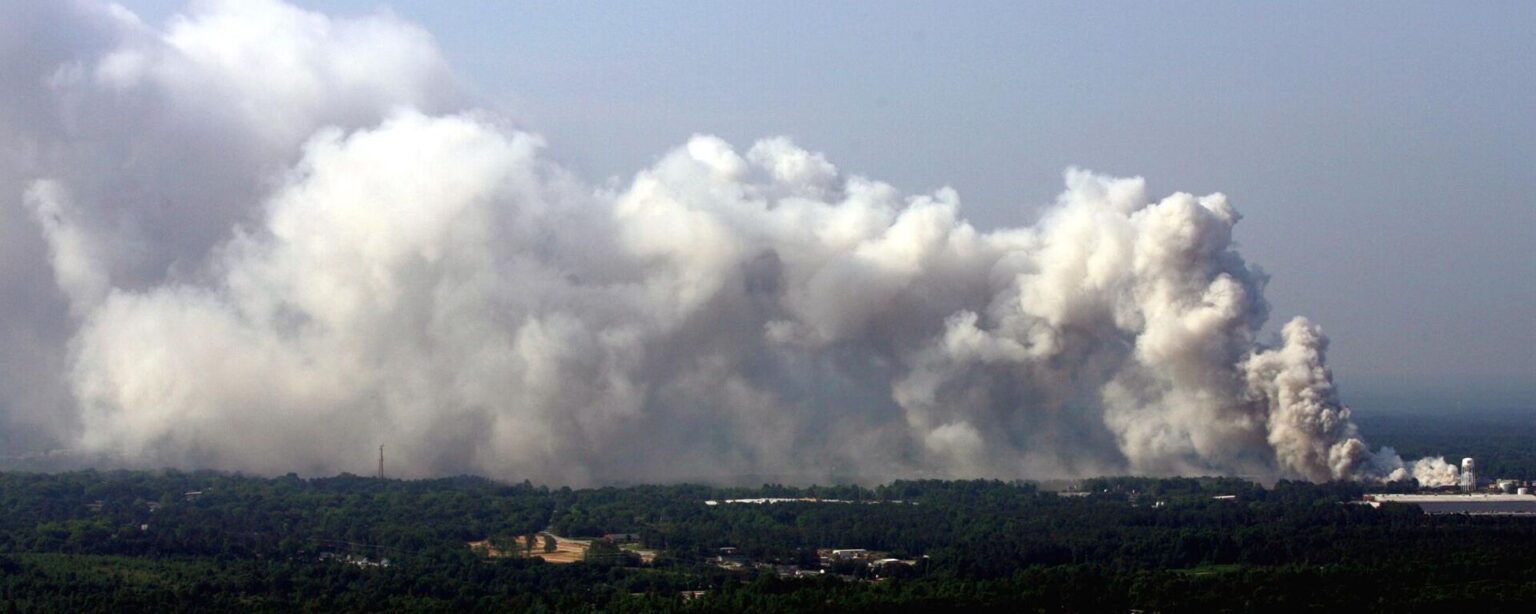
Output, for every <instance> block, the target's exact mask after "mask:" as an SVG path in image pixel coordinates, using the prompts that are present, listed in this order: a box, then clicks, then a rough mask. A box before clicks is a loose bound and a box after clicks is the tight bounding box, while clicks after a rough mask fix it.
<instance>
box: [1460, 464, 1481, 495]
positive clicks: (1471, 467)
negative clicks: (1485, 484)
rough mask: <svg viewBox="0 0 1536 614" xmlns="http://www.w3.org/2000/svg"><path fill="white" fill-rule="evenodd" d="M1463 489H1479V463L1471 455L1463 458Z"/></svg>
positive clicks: (1468, 490)
mask: <svg viewBox="0 0 1536 614" xmlns="http://www.w3.org/2000/svg"><path fill="white" fill-rule="evenodd" d="M1461 489H1462V490H1465V491H1467V492H1472V491H1473V490H1476V489H1477V464H1476V463H1474V462H1472V457H1470V456H1468V457H1466V458H1463V459H1461Z"/></svg>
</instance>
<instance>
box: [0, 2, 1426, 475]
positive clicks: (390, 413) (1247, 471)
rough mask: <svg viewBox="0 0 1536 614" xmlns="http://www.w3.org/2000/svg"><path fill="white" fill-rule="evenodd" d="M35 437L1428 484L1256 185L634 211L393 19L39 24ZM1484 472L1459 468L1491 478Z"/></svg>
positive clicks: (673, 179)
mask: <svg viewBox="0 0 1536 614" xmlns="http://www.w3.org/2000/svg"><path fill="white" fill-rule="evenodd" d="M0 23H4V24H7V25H3V26H0V28H4V29H3V30H0V46H3V49H4V50H5V54H4V55H3V56H0V57H3V59H0V71H3V72H0V79H3V81H0V82H3V84H4V85H5V87H4V88H3V89H0V147H3V149H0V154H3V157H0V190H3V191H0V194H3V195H4V196H3V198H4V201H3V208H0V239H3V243H0V252H3V253H0V256H3V257H4V260H3V264H0V289H3V296H4V299H3V303H0V309H3V312H0V316H3V318H4V321H3V323H0V341H3V343H4V345H3V346H0V360H3V363H0V427H3V429H4V432H5V433H7V434H8V435H7V438H6V439H4V440H3V443H4V444H5V445H7V447H8V448H10V449H13V450H18V449H24V448H26V446H25V445H24V444H25V443H28V442H30V443H31V444H32V448H31V449H42V448H48V447H57V448H62V449H65V450H68V451H70V452H69V453H70V454H76V455H79V456H80V457H81V458H91V459H96V460H97V461H100V462H107V463H110V464H121V465H129V466H157V465H166V464H168V465H176V466H187V467H214V468H222V469H236V470H245V471H254V472H261V473H283V472H287V471H291V470H296V471H304V472H335V471H343V470H351V471H367V469H368V467H370V464H371V452H372V450H374V449H375V448H376V446H377V445H378V444H379V443H386V444H387V445H388V446H389V450H390V461H389V462H390V466H391V467H392V473H394V474H395V475H409V476H419V475H433V474H443V473H451V472H461V471H468V472H475V473H482V474H486V475H491V476H496V477H506V478H522V477H531V478H534V479H538V480H545V481H550V482H557V483H572V484H586V483H594V482H607V481H618V480H631V481H632V480H673V479H716V480H733V479H741V478H743V477H745V476H765V475H769V476H787V477H788V479H792V480H799V481H809V480H818V479H820V480H826V479H829V478H832V477H836V476H859V477H862V478H865V479H873V480H878V479H887V478H892V477H900V476H913V475H923V476H999V477H1013V476H1027V477H1054V476H1082V475H1096V474H1115V473H1135V474H1147V475H1187V474H1212V473H1226V474H1242V475H1251V476H1260V477H1269V478H1275V477H1290V478H1303V479H1308V480H1318V481H1321V480H1330V479H1384V478H1389V477H1403V476H1406V475H1410V474H1412V475H1417V476H1419V477H1420V478H1421V479H1422V480H1426V481H1433V482H1436V483H1440V482H1442V481H1443V480H1444V479H1445V476H1446V475H1447V472H1446V471H1444V468H1445V466H1446V464H1445V463H1444V462H1443V461H1440V462H1439V464H1438V465H1436V464H1435V463H1434V462H1433V461H1432V460H1431V459H1426V460H1424V461H1419V462H1418V463H1416V464H1414V465H1412V466H1408V465H1405V463H1404V462H1403V461H1402V460H1401V459H1400V458H1398V457H1397V455H1396V454H1394V453H1392V452H1391V450H1390V449H1386V448H1384V449H1382V450H1380V451H1378V452H1376V453H1372V452H1371V451H1370V449H1369V448H1368V447H1367V446H1366V444H1365V443H1364V441H1363V440H1362V439H1361V438H1360V436H1359V434H1358V433H1357V431H1356V429H1355V426H1354V424H1353V423H1352V422H1351V420H1350V416H1349V410H1348V409H1347V408H1346V407H1344V406H1343V405H1342V404H1341V403H1340V401H1339V399H1338V396H1337V394H1336V393H1335V391H1334V387H1333V383H1332V378H1331V375H1330V373H1329V371H1328V369H1327V367H1326V365H1325V363H1324V353H1325V351H1326V348H1327V339H1326V337H1324V336H1323V334H1322V333H1321V331H1320V330H1319V329H1318V327H1316V326H1315V325H1313V324H1311V323H1309V322H1307V321H1306V320H1304V319H1300V318H1298V319H1295V320H1293V321H1291V322H1290V323H1288V324H1286V325H1285V327H1284V329H1283V338H1282V339H1281V341H1280V342H1279V343H1278V345H1275V346H1273V347H1269V346H1267V345H1265V344H1262V343H1261V342H1260V340H1259V339H1258V335H1259V332H1260V330H1261V328H1262V326H1263V324H1264V322H1265V320H1266V318H1267V317H1268V306H1267V304H1266V303H1265V301H1264V298H1263V289H1264V283H1265V278H1264V276H1263V275H1262V274H1261V273H1259V272H1258V271H1257V270H1255V269H1253V268H1252V267H1250V266H1249V265H1248V264H1247V263H1246V262H1245V261H1244V260H1243V258H1242V257H1241V256H1240V255H1239V254H1238V253H1237V252H1236V251H1235V249H1234V246H1233V242H1232V230H1233V228H1234V226H1235V225H1236V224H1237V222H1238V220H1239V219H1240V217H1239V215H1238V213H1237V212H1236V210H1235V209H1233V207H1232V206H1231V205H1230V204H1228V202H1227V199H1226V198H1225V197H1224V196H1222V195H1220V194H1213V195H1208V196H1192V195H1189V194H1174V195H1171V196H1168V197H1165V198H1162V199H1160V200H1153V199H1151V198H1149V196H1148V195H1147V193H1146V190H1145V186H1144V183H1143V181H1142V180H1141V179H1139V178H1137V179H1117V178H1111V177H1105V176H1100V175H1096V174H1093V173H1090V172H1087V171H1082V170H1075V169H1074V170H1069V171H1068V172H1067V173H1066V190H1065V191H1064V192H1063V193H1062V194H1061V195H1060V196H1059V197H1058V198H1057V200H1056V202H1055V204H1054V205H1053V206H1052V207H1051V208H1050V209H1049V210H1048V212H1047V213H1046V214H1045V215H1044V216H1043V218H1042V219H1040V220H1039V222H1038V223H1036V224H1034V225H1031V226H1021V227H1016V228H1004V229H999V230H994V231H989V232H984V231H981V230H978V229H976V228H975V227H973V226H971V225H970V224H969V223H967V222H966V221H965V220H964V219H963V218H962V217H961V216H960V205H959V198H958V195H957V194H956V193H955V192H954V191H952V190H948V189H943V190H939V191H937V192H935V193H932V194H915V195H912V194H903V193H901V192H900V191H898V190H897V189H896V188H894V187H892V186H890V185H887V184H884V183H881V182H879V181H876V180H872V179H868V178H865V177H860V176H857V175H850V174H846V173H844V172H842V171H840V170H839V169H838V168H837V167H835V166H834V165H833V164H832V163H830V162H829V161H828V160H826V159H825V158H824V157H823V156H822V155H820V154H817V153H813V152H809V151H806V150H803V149H801V148H799V147H797V146H795V145H794V144H793V143H791V142H790V141H788V140H786V139H782V138H773V139H766V140H763V141H759V142H757V143H756V144H754V145H752V146H751V147H750V148H748V149H746V150H745V151H744V152H742V151H738V150H736V149H733V148H732V147H731V146H730V145H729V144H727V143H725V142H723V141H721V140H720V139H717V138H714V137H710V136H702V135H701V136H695V137H693V138H692V139H690V140H689V141H688V142H687V143H686V144H685V145H683V146H681V147H679V148H677V149H675V150H673V151H671V152H669V153H667V154H666V155H664V156H663V157H662V158H660V160H659V161H658V162H657V163H656V164H655V165H654V166H652V167H650V168H647V169H645V170H642V171H640V172H639V173H637V174H636V175H635V176H634V178H633V180H632V181H631V182H630V183H629V184H628V185H627V186H623V187H621V188H599V187H592V186H590V185H588V184H584V183H583V182H582V181H581V180H579V179H577V178H574V177H572V176H571V175H570V174H568V173H567V172H565V171H564V170H562V169H561V168H560V167H559V166H558V165H557V164H555V163H553V162H551V161H550V160H548V159H546V158H545V157H543V155H542V154H541V148H542V141H541V139H540V138H539V137H537V136H535V135H532V134H530V133H527V132H523V131H521V130H518V129H514V128H512V127H510V126H509V125H508V123H507V122H506V121H505V120H503V119H501V118H499V117H498V116H497V115H495V114H493V113H489V112H485V111H479V110H475V109H473V108H471V107H470V105H469V104H468V103H467V102H466V100H465V98H464V97H462V96H459V95H457V94H455V93H453V92H454V91H455V90H454V86H453V79H452V77H451V75H450V72H449V70H448V69H447V67H446V66H445V62H444V61H443V59H442V57H441V55H440V54H439V52H438V51H437V50H436V48H435V46H434V43H433V42H432V40H431V38H430V37H429V36H428V35H427V34H426V33H424V32H423V31H421V30H420V29H419V28H416V27H415V26H412V25H410V24H408V23H404V22H402V21H400V20H398V19H396V18H394V17H391V16H389V15H378V16H373V17H368V18H363V19H350V20H349V19H330V18H327V17H324V16H321V15H317V14H313V13H308V12H305V11H302V10H299V9H296V8H293V7H290V6H287V5H284V4H280V3H277V2H270V1H258V2H252V1H240V2H233V1H227V2H206V3H200V4H197V5H196V6H195V7H194V8H193V9H192V11H191V12H190V13H188V14H187V15H185V16H182V17H178V18H176V19H174V20H172V21H171V22H170V23H169V24H168V25H167V26H166V27H164V28H163V29H156V28H153V27H150V26H147V25H145V24H143V23H141V22H140V21H139V20H138V19H137V18H135V17H134V16H132V15H131V14H129V13H128V12H126V11H124V10H122V9H120V8H115V7H110V6H108V7H104V6H99V5H95V4H87V3H56V2H22V3H13V4H10V5H7V6H6V7H5V8H4V9H0ZM1449 475H1451V476H1452V477H1451V479H1454V467H1452V468H1451V470H1450V473H1449Z"/></svg>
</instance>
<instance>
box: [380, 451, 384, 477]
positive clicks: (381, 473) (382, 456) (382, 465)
mask: <svg viewBox="0 0 1536 614" xmlns="http://www.w3.org/2000/svg"><path fill="white" fill-rule="evenodd" d="M379 479H381V480H382V479H384V444H379Z"/></svg>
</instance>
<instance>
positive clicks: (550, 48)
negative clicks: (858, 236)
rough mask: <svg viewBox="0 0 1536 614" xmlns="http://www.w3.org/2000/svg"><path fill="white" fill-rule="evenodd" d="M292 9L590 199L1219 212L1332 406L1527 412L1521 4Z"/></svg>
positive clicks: (1030, 215)
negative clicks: (1304, 340) (671, 163)
mask: <svg viewBox="0 0 1536 614" xmlns="http://www.w3.org/2000/svg"><path fill="white" fill-rule="evenodd" d="M124 4H125V5H127V6H129V7H130V8H132V9H133V10H134V11H136V12H138V13H139V14H140V15H142V16H143V17H144V18H145V19H146V21H149V22H151V23H158V22H160V21H162V20H163V19H165V18H166V17H167V16H169V15H170V14H172V13H174V12H175V10H176V8H177V7H178V6H179V5H180V4H181V3H180V2H161V1H147V2H146V1H130V2H125V3H124ZM300 4H301V5H303V6H307V7H310V8H313V9H317V10H321V11H324V12H327V13H331V14H336V15H360V14H367V13H370V12H374V11H376V10H379V8H380V7H388V10H392V11H393V12H395V13H396V14H397V15H399V16H401V17H403V18H406V19H408V20H411V21H414V22H417V23H419V24H421V25H422V26H424V27H425V28H427V29H428V30H429V31H431V32H432V33H433V34H434V35H435V36H436V37H437V40H438V43H439V44H440V45H441V46H442V48H443V49H444V52H445V54H446V55H447V57H448V59H449V61H450V63H451V64H452V65H453V66H454V68H455V69H456V70H458V71H459V73H460V74H459V76H460V78H462V79H463V80H464V81H465V82H466V84H467V86H468V87H469V88H470V89H471V90H472V91H475V92H477V93H478V94H479V95H480V96H482V97H483V99H484V100H483V104H486V105H490V106H497V107H503V108H505V109H507V110H509V111H510V112H511V114H512V115H513V116H514V117H517V118H521V121H522V122H523V124H524V127H526V128H529V129H532V130H535V131H537V132H540V133H542V134H544V135H545V136H547V137H548V139H549V142H550V150H551V152H552V154H553V156H554V157H555V158H556V159H558V160H560V161H562V162H563V163H565V164H567V165H568V166H570V167H572V168H574V169H576V170H577V171H579V172H581V173H583V174H585V175H586V176H587V177H588V178H589V179H592V180H601V179H602V178H604V177H608V176H621V177H623V178H626V179H627V177H628V175H629V174H631V173H633V172H634V171H635V170H637V169H640V168H642V167H644V166H646V165H648V164H650V163H652V162H654V161H655V159H656V157H657V156H659V155H660V153H661V152H664V151H666V150H667V149H668V148H670V147H673V146H676V145H677V144H679V143H682V142H684V141H685V140H686V139H687V138H688V137H689V135H691V134H693V133H710V134H715V135H718V136H721V137H723V138H725V139H727V140H728V141H731V142H733V143H736V144H737V145H738V146H745V145H747V144H750V142H751V141H752V140H753V139H756V138H759V137H762V136H767V135H779V134H783V135H789V136H792V137H793V138H795V139H796V141H797V142H798V143H799V144H801V145H803V146H805V147H808V148H810V149H812V150H819V151H823V152H825V153H826V154H827V155H828V157H829V158H830V159H832V160H835V161H836V162H837V164H838V165H839V166H840V167H841V168H843V169H845V170H847V171H849V172H853V173H859V174H867V175H870V176H873V177H878V178H881V179H883V180H886V181H890V182H892V183H894V184H896V185H898V186H899V187H901V188H903V189H907V190H913V191H919V190H929V189H933V188H935V187H939V186H943V185H950V186H953V187H955V188H956V189H957V190H958V191H959V193H960V197H961V200H962V202H963V211H964V213H965V214H966V215H967V216H968V217H970V218H971V219H972V220H974V221H975V222H976V223H978V224H979V225H981V226H983V227H995V226H1000V225H1013V224H1019V223H1024V222H1028V221H1031V220H1033V219H1034V217H1035V215H1036V214H1037V212H1038V210H1039V208H1040V205H1042V204H1043V203H1047V202H1049V201H1050V200H1051V199H1052V198H1053V197H1054V196H1055V194H1056V193H1057V192H1059V191H1060V189H1061V188H1060V186H1061V172H1062V170H1063V169H1064V168H1066V167H1068V166H1072V165H1077V166H1081V167H1085V168H1089V169H1093V170H1095V171H1099V172H1105V173H1110V174H1116V175H1141V176H1144V177H1146V178H1147V180H1148V182H1149V186H1150V192H1151V193H1152V194H1158V195H1160V194H1165V193H1168V192H1172V191H1189V192H1193V193H1197V194H1198V193H1208V192H1212V191H1221V192H1224V193H1226V194H1227V195H1228V196H1229V197H1230V198H1231V199H1232V202H1233V204H1234V205H1235V206H1236V207H1237V208H1238V209H1239V210H1240V211H1241V212H1242V214H1243V215H1244V216H1245V219H1244V221H1243V223H1242V224H1241V225H1240V226H1239V228H1238V235H1237V239H1238V241H1239V242H1241V243H1242V245H1243V248H1242V249H1243V252H1244V254H1245V255H1246V256H1247V257H1248V258H1249V260H1250V261H1251V262H1253V263H1256V264H1258V265H1259V266H1260V267H1262V268H1263V269H1265V270H1266V271H1267V272H1269V273H1270V274H1271V275H1272V276H1273V278H1272V281H1271V283H1270V286H1269V289H1268V292H1267V297H1268V298H1269V300H1270V301H1271V303H1272V305H1273V308H1274V310H1273V314H1272V317H1271V328H1274V327H1276V326H1278V325H1279V324H1280V323H1283V322H1284V321H1285V320H1286V319H1288V318H1289V317H1290V316H1292V315H1297V314H1304V315H1307V316H1309V317H1311V318H1312V319H1313V320H1314V321H1316V322H1318V323H1319V324H1321V325H1322V326H1323V328H1324V329H1325V330H1326V331H1327V333H1328V334H1329V335H1330V336H1331V337H1332V338H1333V346H1332V348H1331V356H1330V359H1331V361H1332V366H1333V367H1334V369H1335V371H1336V373H1337V374H1338V376H1339V384H1340V387H1341V388H1342V390H1343V391H1344V393H1345V396H1346V399H1347V400H1348V399H1350V398H1351V396H1353V397H1354V400H1355V402H1356V403H1357V404H1359V403H1360V402H1361V400H1362V398H1384V397H1386V396H1389V393H1391V395H1395V396H1396V397H1410V398H1408V399H1405V400H1409V401H1411V400H1412V399H1411V397H1413V396H1415V395H1418V394H1420V393H1419V392H1417V391H1419V390H1423V391H1426V394H1427V393H1428V392H1433V393H1434V395H1433V396H1435V397H1438V398H1447V397H1455V396H1458V395H1467V397H1466V398H1469V399H1472V401H1470V402H1473V403H1478V402H1481V400H1485V399H1488V398H1490V397H1493V398H1494V400H1498V399H1500V398H1504V399H1509V398H1514V399H1518V400H1520V401H1521V402H1523V403H1531V402H1536V401H1533V399H1536V174H1533V169H1536V67H1533V62H1536V60H1533V58H1536V43H1533V40H1536V38H1533V37H1532V36H1531V31H1532V28H1533V26H1536V4H1533V3H1529V2H1511V3H1479V6H1477V7H1468V6H1466V5H1462V4H1454V3H1439V4H1436V5H1431V4H1422V3H1374V4H1365V5H1354V6H1339V5H1337V4H1336V3H1297V4H1291V3H1286V4H1279V5H1276V4H1268V3H1265V4H1260V3H1225V2H1223V3H1179V4H1175V5H1166V4H1158V5H1155V6H1154V5H1151V4H1144V5H1137V4H1132V3H1105V4H1101V5H1098V6H1085V5H1084V4H1083V3H1050V4H1042V3H1015V2H1000V3H951V2H944V3H939V2H935V3H890V2H880V3H874V2H870V3H789V2H768V3H760V4H751V5H748V4H742V3H726V2H719V3H716V2H700V3H687V2H660V3H647V2H623V3H618V2H614V3H578V2H560V3H475V4H470V3H442V2H437V1H397V2H377V1H370V0H363V1H327V2H300ZM1393 382H1402V383H1405V385H1411V386H1412V388H1398V389H1390V388H1388V387H1387V386H1386V385H1385V384H1388V383H1393ZM1405 390H1408V391H1410V392H1407V393H1405V392H1404V391H1405ZM1352 392H1353V393H1354V394H1353V395H1352V394H1351V393H1352Z"/></svg>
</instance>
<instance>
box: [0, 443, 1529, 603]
mask: <svg viewBox="0 0 1536 614" xmlns="http://www.w3.org/2000/svg"><path fill="white" fill-rule="evenodd" d="M1080 486H1081V488H1080V491H1081V492H1079V493H1078V494H1077V495H1074V496H1062V495H1059V494H1056V493H1051V492H1043V491H1041V490H1039V489H1038V488H1037V487H1035V486H1034V485H1032V484H1028V483H1009V482H999V481H898V482H894V483H891V484H886V485H883V486H878V487H875V488H861V487H855V486H837V487H810V488H796V487H789V486H781V485H771V484H770V485H764V486H761V487H758V488H717V487H709V486H698V485H673V486H636V487H628V488H598V489H580V490H573V489H569V488H562V489H550V488H546V487H542V486H534V485H531V484H528V483H522V484H501V483H496V482H491V481H488V480H484V479H479V478H452V479H440V480H418V481H405V480H388V479H385V480H381V479H375V478H364V477H357V476H350V475H343V476H339V477H332V478H320V479H301V478H299V477H296V476H292V475H289V476H284V477H279V478H255V477H242V476H239V475H228V474H218V473H208V472H197V473H184V472H177V471H161V472H99V471H82V472H72V473H58V474H35V473H4V474H0V514H3V515H0V598H3V599H4V601H5V604H6V608H7V611H21V612H32V611H49V612H52V611H82V610H86V611H105V610H110V611H131V610H147V609H155V610H168V611H178V610H198V611H207V610H235V609H239V610H292V609H311V610H379V609H390V610H465V609H468V610H507V609H515V610H536V611H537V610H546V609H547V610H562V611H563V610H592V609H594V608H595V609H601V610H610V611H636V612H642V611H720V610H728V609H729V610H753V611H756V610H764V611H806V610H811V611H817V610H825V611H831V610H847V609H865V610H868V609H881V610H889V609H913V610H917V609H921V610H934V609H951V610H1007V611H1019V610H1038V611H1053V610H1074V611H1081V610H1093V611H1097V610H1120V611H1125V610H1129V609H1141V610H1152V611H1158V610H1160V611H1191V610H1202V611H1204V610H1252V609H1281V608H1284V609H1293V608H1328V609H1334V608H1341V607H1355V608H1363V609H1368V610H1436V611H1440V610H1445V609H1448V608H1452V607H1462V606H1465V607H1477V608H1479V609H1480V610H1483V611H1487V610H1497V609H1511V610H1513V609H1521V607H1522V606H1525V605H1528V604H1529V603H1533V602H1536V549H1533V547H1532V545H1533V544H1536V519H1529V518H1519V517H1497V516H1464V515H1447V516H1431V515H1426V514H1423V513H1422V512H1420V511H1419V510H1418V508H1416V507H1411V506H1402V505H1392V504H1388V505H1383V506H1382V507H1381V508H1379V509H1373V508H1370V507H1367V506H1361V505H1356V504H1353V503H1351V501H1353V500H1355V499H1356V498H1358V496H1359V495H1360V494H1361V492H1362V490H1361V488H1362V487H1361V486H1360V485H1358V484H1348V483H1335V484H1321V485H1318V484H1308V483H1298V482H1280V483H1278V484H1275V485H1274V486H1272V487H1271V488H1262V487H1260V486H1258V485H1256V484H1253V483H1251V482H1247V481H1243V480H1237V479H1227V478H1201V479H1144V478H1110V479H1097V480H1087V481H1085V482H1083V483H1082V484H1081V485H1080ZM1391 487H1392V488H1395V489H1399V490H1404V489H1410V488H1412V484H1397V485H1392V486H1391ZM747 497H782V498H817V499H837V500H840V501H843V502H836V503H834V502H825V501H821V502H809V501H807V502H785V503H773V504H745V503H737V504H731V503H724V502H723V501H724V500H726V499H731V498H747ZM1217 497H1221V498H1217ZM710 500H714V501H717V502H718V504H716V505H708V504H706V501H710ZM544 529H548V530H550V531H551V532H553V533H554V534H558V535H560V536H562V537H594V536H600V535H603V534H605V533H633V534H636V535H638V539H639V543H638V544H636V545H635V547H638V548H645V549H648V550H650V551H652V552H655V553H656V555H655V557H654V560H650V561H649V562H647V563H641V562H640V560H639V557H638V556H592V555H593V554H594V553H596V552H598V550H597V549H596V548H594V549H593V550H592V551H589V553H588V555H589V556H588V557H587V561H585V562H577V563H574V564H565V565H557V564H552V563H546V562H544V561H542V560H539V559H537V558H529V557H505V558H488V557H487V556H484V554H483V553H482V552H477V551H475V550H472V549H471V548H470V547H469V546H468V543H469V542H473V541H477V540H486V539H490V540H495V541H497V542H499V543H513V544H516V543H519V540H518V536H523V535H529V534H532V533H535V532H538V531H540V530H544ZM725 547H731V548H735V549H736V550H735V551H734V552H735V553H734V554H733V561H734V562H735V563H736V564H735V565H726V566H722V565H720V564H719V562H720V559H721V558H722V557H721V556H720V554H719V553H720V549H721V548H725ZM608 548H610V549H611V551H612V552H619V551H620V550H619V548H618V547H617V546H608ZM827 548H859V549H867V550H870V551H875V552H878V553H879V554H878V556H880V557H886V558H890V559H899V560H902V561H905V562H906V563H903V564H899V565H893V566H890V567H887V568H885V569H884V570H883V571H877V570H876V568H875V567H874V566H872V565H871V564H870V563H869V562H868V561H865V560H857V561H846V560H840V561H838V562H836V563H835V564H832V565H830V566H827V567H826V568H825V569H823V568H822V567H821V566H820V565H819V564H818V561H821V560H824V557H825V552H826V551H825V549H827ZM818 549H822V551H821V552H820V553H818ZM539 550H542V549H539ZM626 552H627V551H626ZM386 560H387V563H388V564H387V565H386V564H384V563H385V561H386ZM727 567H729V568H727ZM786 569H800V570H804V571H808V572H811V573H809V574H803V575H808V576H809V577H800V578H796V577H792V575H790V574H786V573H784V572H785V570H786Z"/></svg>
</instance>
